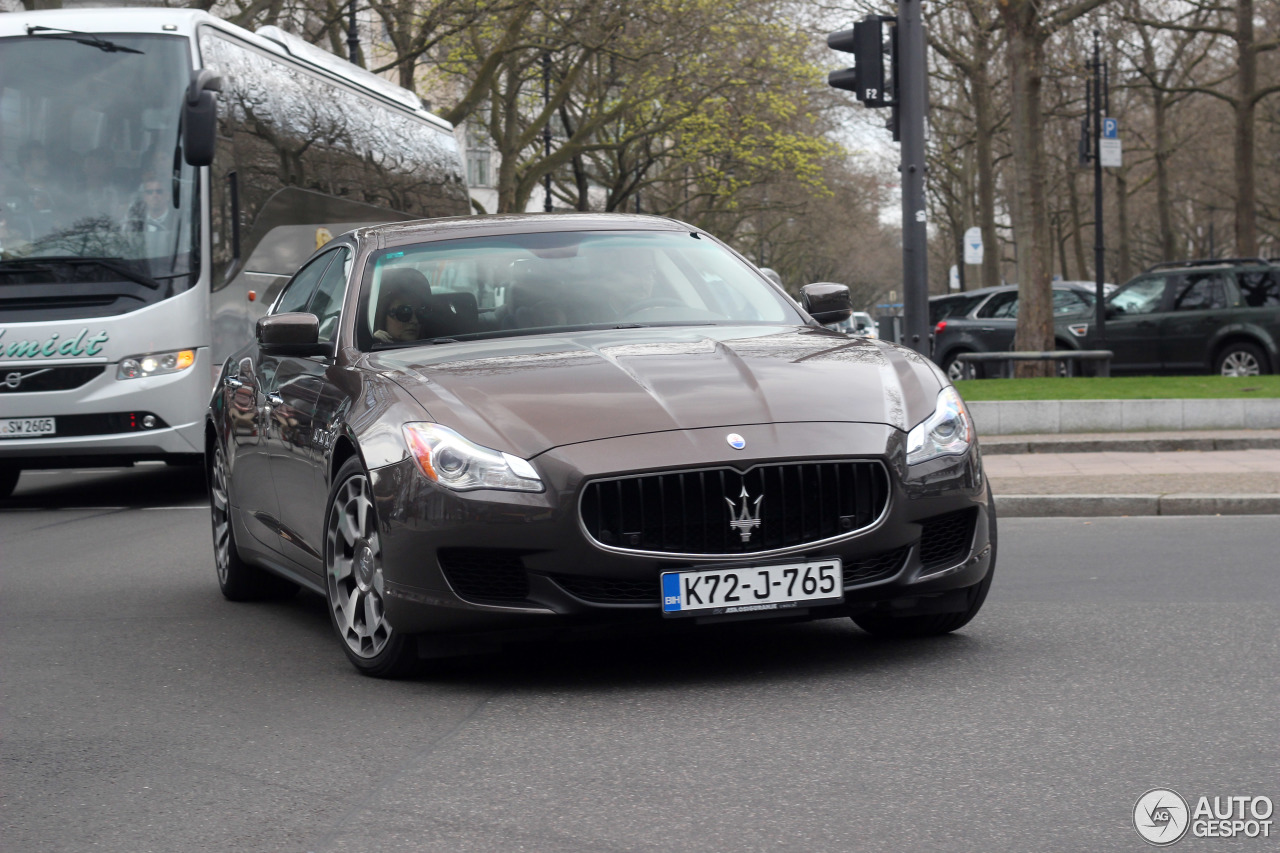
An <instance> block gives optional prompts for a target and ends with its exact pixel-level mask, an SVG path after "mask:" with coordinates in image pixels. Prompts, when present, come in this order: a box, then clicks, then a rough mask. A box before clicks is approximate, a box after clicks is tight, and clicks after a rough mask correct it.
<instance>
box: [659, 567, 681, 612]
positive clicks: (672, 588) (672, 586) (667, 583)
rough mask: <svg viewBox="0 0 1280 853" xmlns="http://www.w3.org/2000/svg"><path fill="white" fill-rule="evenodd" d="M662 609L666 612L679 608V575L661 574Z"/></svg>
mask: <svg viewBox="0 0 1280 853" xmlns="http://www.w3.org/2000/svg"><path fill="white" fill-rule="evenodd" d="M662 609H663V610H664V611H666V612H668V613H670V612H673V611H677V610H679V609H680V576H679V575H677V574H669V575H663V576H662Z"/></svg>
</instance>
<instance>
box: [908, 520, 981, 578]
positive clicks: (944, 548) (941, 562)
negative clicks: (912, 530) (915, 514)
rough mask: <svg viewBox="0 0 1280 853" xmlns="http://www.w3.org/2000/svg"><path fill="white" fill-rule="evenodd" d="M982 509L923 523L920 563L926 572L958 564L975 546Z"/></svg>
mask: <svg viewBox="0 0 1280 853" xmlns="http://www.w3.org/2000/svg"><path fill="white" fill-rule="evenodd" d="M977 514H978V508H977V507H970V508H969V509H962V510H957V511H956V512H948V513H946V514H945V515H935V516H934V517H933V518H926V519H925V520H924V521H922V522H920V523H921V525H922V526H923V527H924V530H923V532H922V533H921V534H920V562H921V564H922V565H923V566H924V567H925V568H926V569H931V568H940V567H943V566H949V565H954V564H955V562H956V561H957V560H959V559H961V558H962V557H964V555H965V554H967V553H969V546H970V545H971V544H972V543H973V523H974V519H975V518H976V517H977Z"/></svg>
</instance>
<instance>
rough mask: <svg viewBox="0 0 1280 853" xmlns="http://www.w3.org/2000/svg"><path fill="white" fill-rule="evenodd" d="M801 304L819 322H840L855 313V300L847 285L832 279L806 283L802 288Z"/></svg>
mask: <svg viewBox="0 0 1280 853" xmlns="http://www.w3.org/2000/svg"><path fill="white" fill-rule="evenodd" d="M800 305H801V307H802V308H804V310H805V313H807V314H808V315H809V316H810V317H812V318H813V319H815V320H817V321H818V322H819V323H822V324H826V323H839V322H840V321H841V320H847V319H848V318H849V317H851V316H852V315H853V300H852V299H850V298H849V288H848V286H847V285H843V284H836V283H834V282H830V281H820V282H817V283H815V284H806V285H805V286H804V287H802V288H800Z"/></svg>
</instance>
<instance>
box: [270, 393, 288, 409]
mask: <svg viewBox="0 0 1280 853" xmlns="http://www.w3.org/2000/svg"><path fill="white" fill-rule="evenodd" d="M267 405H268V406H283V405H284V397H281V396H280V395H279V394H276V393H274V392H272V393H271V394H268V395H267Z"/></svg>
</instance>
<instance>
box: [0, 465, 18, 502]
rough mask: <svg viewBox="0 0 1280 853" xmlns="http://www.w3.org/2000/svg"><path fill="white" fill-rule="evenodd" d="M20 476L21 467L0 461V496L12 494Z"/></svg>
mask: <svg viewBox="0 0 1280 853" xmlns="http://www.w3.org/2000/svg"><path fill="white" fill-rule="evenodd" d="M20 476H22V468H20V467H19V466H17V465H14V464H13V463H11V462H0V498H7V497H9V495H11V494H13V490H14V488H15V487H16V486H17V485H18V477H20Z"/></svg>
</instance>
